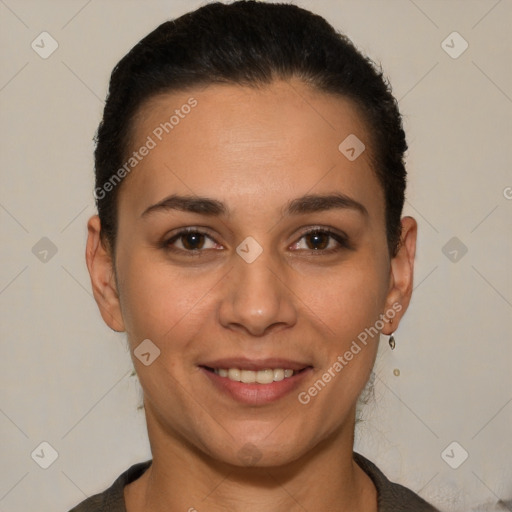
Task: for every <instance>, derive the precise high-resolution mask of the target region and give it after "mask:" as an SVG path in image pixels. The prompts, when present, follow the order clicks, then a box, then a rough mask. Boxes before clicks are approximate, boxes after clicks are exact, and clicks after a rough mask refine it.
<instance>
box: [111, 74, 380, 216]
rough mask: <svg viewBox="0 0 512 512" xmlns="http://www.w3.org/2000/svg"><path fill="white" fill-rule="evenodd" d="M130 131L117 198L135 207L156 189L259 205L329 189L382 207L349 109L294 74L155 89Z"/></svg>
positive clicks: (363, 139)
mask: <svg viewBox="0 0 512 512" xmlns="http://www.w3.org/2000/svg"><path fill="white" fill-rule="evenodd" d="M131 139H132V142H131V146H130V151H129V154H128V155H127V157H128V158H129V157H130V155H131V154H132V152H138V153H141V152H144V153H145V156H143V157H140V155H139V156H138V157H139V158H140V161H138V162H137V165H136V169H135V168H134V171H133V172H131V173H130V174H129V176H128V179H127V181H128V183H127V185H128V187H127V190H126V192H123V193H121V199H120V201H124V200H125V199H126V200H128V199H129V200H130V203H131V206H132V207H134V208H137V209H139V210H140V209H142V208H143V206H144V204H146V203H147V202H148V201H157V200H159V199H161V198H162V195H163V194H166V193H176V192H179V193H187V194H192V195H194V194H197V195H201V196H208V195H209V196H214V197H219V198H220V197H221V196H222V197H224V198H225V199H226V201H228V200H230V199H231V200H235V198H236V200H237V201H241V202H244V204H247V205H248V204H252V205H253V206H258V207H261V206H262V201H263V202H264V200H268V202H272V201H277V200H279V199H280V204H281V203H282V202H283V201H284V200H285V199H286V197H285V196H287V197H288V196H289V197H290V198H292V196H297V195H302V194H305V193H307V192H309V191H310V192H321V193H325V192H330V191H332V190H333V189H337V190H340V191H342V192H343V193H348V194H351V195H353V196H356V197H358V199H359V200H361V201H363V200H364V201H367V202H370V203H372V204H371V205H369V208H368V209H370V208H372V207H374V208H376V209H379V208H380V209H382V207H383V197H382V191H381V189H380V186H379V185H378V182H377V179H376V176H375V173H374V172H373V170H372V166H371V158H370V157H371V155H370V151H371V149H370V142H369V137H368V134H367V129H366V127H365V125H364V122H363V120H362V118H361V116H360V114H359V112H358V111H357V108H356V107H355V105H354V104H353V103H352V102H351V101H349V100H347V99H345V98H343V97H339V96H334V95H331V94H325V93H321V92H318V91H315V90H313V89H310V88H309V87H308V86H306V85H305V84H303V83H302V82H299V81H276V82H273V83H272V84H270V85H267V86H264V87H261V88H254V87H245V86H239V85H232V84H230V85H227V84H220V85H217V84H215V85H209V86H207V87H204V88H195V89H191V90H189V91H177V92H172V93H167V94H162V95H159V96H156V97H154V98H151V99H150V100H149V101H147V102H146V103H145V104H143V105H142V106H141V108H140V109H139V112H138V115H137V116H136V119H135V122H134V126H133V130H132V138H131ZM144 146H146V147H148V148H150V149H149V150H146V151H142V148H143V147H144ZM362 148H365V149H364V151H362V153H361V154H360V156H358V157H357V158H355V159H354V158H353V157H354V153H355V154H356V156H357V153H359V151H361V149H362ZM139 150H141V151H139ZM347 150H348V152H347ZM130 182H131V183H130ZM123 188H124V187H123ZM125 196H126V197H125Z"/></svg>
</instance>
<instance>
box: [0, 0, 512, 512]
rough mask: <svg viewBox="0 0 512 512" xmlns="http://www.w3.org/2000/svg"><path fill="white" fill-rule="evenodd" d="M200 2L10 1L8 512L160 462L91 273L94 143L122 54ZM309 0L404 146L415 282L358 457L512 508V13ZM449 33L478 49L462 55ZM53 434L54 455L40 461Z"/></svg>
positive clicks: (417, 481) (1, 409)
mask: <svg viewBox="0 0 512 512" xmlns="http://www.w3.org/2000/svg"><path fill="white" fill-rule="evenodd" d="M201 3H204V2H197V1H178V0H167V1H153V0H152V1H145V2H142V1H137V2H136V1H121V0H107V1H105V0H103V1H100V0H92V1H86V0H81V1H69V0H68V1H49V0H46V1H35V0H34V1H23V0H0V24H1V25H0V34H1V36H0V38H1V49H0V52H1V59H2V67H1V70H0V102H1V109H2V110H1V112H2V117H1V137H0V141H1V142H0V143H1V164H0V168H1V173H2V187H1V191H0V221H1V233H2V244H1V257H2V265H1V266H0V307H1V324H0V329H1V339H2V349H1V357H0V379H1V389H2V396H1V403H0V432H1V438H0V439H1V441H0V442H1V456H2V473H1V482H0V512H26V511H28V510H37V511H39V512H50V511H51V512H55V511H57V510H61V511H66V510H68V509H69V508H70V507H71V506H72V505H74V504H76V503H77V502H79V501H81V500H82V499H84V498H85V497H86V496H89V495H91V494H93V493H96V492H98V491H100V490H103V489H105V488H106V487H107V486H109V485H110V484H111V483H112V481H113V480H114V478H116V477H117V476H118V475H119V474H120V473H121V472H122V471H124V470H125V469H126V468H127V467H128V466H129V465H131V464H133V463H135V462H139V461H142V460H146V459H148V458H150V452H149V445H148V442H147V436H146V430H145V422H144V418H143V413H142V412H141V411H138V410H137V406H138V404H139V402H140V398H141V395H140V388H139V386H138V383H137V381H136V379H135V378H134V377H131V376H130V373H131V369H132V363H131V360H130V357H129V353H128V352H127V349H126V342H125V339H124V336H123V335H122V334H116V333H113V332H111V331H110V330H109V329H108V328H107V327H106V326H105V325H104V324H103V322H102V320H101V318H100V315H99V313H98V311H97V307H96V304H95V302H94V300H93V299H92V295H91V291H90V285H89V278H88V274H87V270H86V267H85V263H84V247H85V237H86V228H85V224H86V220H87V218H88V217H89V216H90V215H92V214H93V213H94V211H95V210H94V202H93V196H92V190H93V160H92V152H93V142H92V136H93V134H94V131H95V129H96V127H97V125H98V122H99V120H100V116H101V112H102V107H103V99H104V97H105V94H106V88H107V84H108V78H109V75H110V72H111V70H112V68H113V66H114V65H115V63H116V62H117V61H118V60H119V59H120V58H121V57H122V56H123V55H124V54H125V53H126V52H127V51H128V50H129V49H130V48H131V47H132V46H133V45H134V44H135V43H136V42H137V41H138V40H139V39H140V38H141V37H142V36H144V35H145V34H146V33H148V32H149V31H150V30H152V29H153V28H155V27H156V26H157V25H158V24H159V23H161V22H162V21H164V20H166V19H169V18H173V17H176V16H178V15H180V14H182V13H184V12H186V11H188V10H190V9H192V8H195V7H197V6H199V5H201ZM296 3H297V4H299V5H302V6H304V7H306V8H309V9H311V10H313V11H315V12H317V13H319V14H321V15H323V16H325V17H326V18H327V19H328V20H329V21H330V22H331V23H332V24H333V25H334V26H335V27H336V28H338V29H341V30H343V31H344V32H345V33H347V35H348V36H349V37H351V38H353V40H354V41H355V42H356V44H357V45H358V46H359V47H360V48H361V49H362V50H363V51H365V52H367V53H368V54H369V55H370V56H371V57H372V58H373V59H374V60H377V61H379V62H381V63H382V66H383V68H384V70H385V72H386V74H387V75H388V76H389V78H390V80H391V83H392V84H393V89H394V93H395V95H396V96H397V98H398V99H399V100H400V107H401V110H402V112H403V114H404V117H405V125H406V131H407V134H408V140H409V144H410V151H409V153H408V159H407V163H408V170H409V174H410V183H409V189H408V200H407V203H406V209H405V213H406V214H411V215H413V216H415V217H416V219H417V220H418V222H419V245H418V255H417V263H416V265H417V267H416V274H415V275H416V278H415V279H416V289H415V292H414V298H413V301H412V304H411V307H410V310H409V312H408V314H407V315H406V317H405V321H404V322H403V323H402V324H401V326H400V328H399V330H398V331H397V333H396V339H397V348H396V350H395V351H393V352H391V351H390V350H389V347H388V346H387V342H386V341H387V338H383V340H382V344H381V349H380V352H379V358H378V361H377V364H376V367H375V373H376V381H375V384H376V387H375V400H374V401H372V402H371V403H370V404H369V405H368V406H366V408H365V410H364V418H365V421H364V422H363V423H362V425H360V426H359V427H358V430H357V442H356V448H357V449H358V450H359V451H361V452H362V453H363V454H365V455H366V456H368V457H369V458H370V459H371V460H373V461H374V462H375V463H376V464H377V465H378V466H379V467H380V468H381V469H382V470H383V471H384V472H385V473H386V474H387V476H388V477H389V478H390V479H393V480H396V481H399V482H401V483H403V484H404V485H406V486H408V487H410V488H412V489H413V490H415V491H416V492H418V493H419V494H421V495H422V496H424V497H425V498H426V499H428V500H430V501H431V502H433V503H434V504H435V505H437V506H439V507H440V508H441V509H442V510H445V511H460V512H466V511H468V510H487V509H489V510H490V509H491V506H492V508H493V509H496V510H498V508H497V506H496V505H495V504H496V503H497V502H498V501H499V500H500V499H502V500H510V499H512V468H511V460H512V436H511V430H512V429H511V426H512V381H511V379H512V378H511V366H512V364H511V363H512V343H511V334H510V332H511V312H512V272H511V270H510V269H511V266H510V264H511V261H512V242H511V236H510V235H511V229H510V228H511V218H512V188H511V187H512V173H511V163H512V162H511V151H510V136H511V133H512V115H511V114H512V99H511V97H512V84H511V79H512V73H511V66H510V61H511V47H512V44H511V43H512V30H511V25H512V24H511V21H512V2H511V1H510V0H501V1H495V0H488V1H487V0H480V1H441V0H414V1H412V0H387V1H368V0H367V1H346V0H324V1H316V2H315V1H312V0H310V1H306V0H303V1H301V2H296ZM43 31H47V32H49V33H50V34H51V36H52V37H53V38H54V39H55V40H56V41H57V42H58V44H59V47H58V49H57V50H56V51H55V52H54V53H53V54H52V55H51V56H50V57H49V58H47V59H42V58H41V57H40V56H39V55H38V54H37V53H36V52H35V51H34V50H33V49H32V48H31V43H32V41H33V40H36V42H37V41H40V38H39V39H38V36H39V34H40V33H41V32H43ZM453 31H457V32H458V33H459V34H460V35H461V36H462V37H463V38H464V40H466V41H467V42H468V44H469V47H468V48H467V50H466V51H465V52H464V53H463V54H462V55H460V56H459V57H458V58H456V59H454V58H452V57H451V56H450V55H448V53H447V52H446V51H445V50H444V49H443V46H442V42H443V41H444V40H445V39H446V38H447V36H449V34H451V33H452V32H453ZM461 43H462V40H460V39H457V38H455V39H453V38H452V39H448V40H447V42H446V43H445V45H446V44H448V45H449V46H452V47H453V48H452V49H451V51H452V52H454V51H457V50H460V49H461V48H462V46H461ZM39 44H40V45H41V43H39ZM46 48H48V46H46ZM42 237H48V238H49V239H50V240H51V241H52V242H53V243H54V244H55V246H56V248H57V253H56V254H55V255H53V256H51V253H49V254H48V255H47V261H46V262H45V261H40V259H39V258H42V257H43V256H44V254H39V258H38V257H36V255H35V254H34V253H33V252H32V248H33V246H34V245H35V244H36V243H37V242H38V241H39V240H40V239H41V238H42ZM452 237H457V239H458V241H456V242H455V244H456V245H455V246H453V247H451V246H450V247H449V248H448V249H445V250H444V252H443V247H444V246H445V244H446V243H447V242H448V241H449V240H450V239H451V238H452ZM457 244H458V245H457ZM461 244H464V246H465V247H467V253H466V254H464V255H462V251H461V248H462V245H461ZM453 250H455V251H457V252H455V253H454V252H452V254H451V255H450V254H449V251H453ZM36 252H37V251H36ZM445 253H446V254H447V255H448V256H449V257H448V256H447V255H445ZM50 256H51V257H50ZM450 258H451V259H454V258H455V261H451V260H450ZM395 369H399V370H400V375H399V376H395V374H394V373H393V370H395ZM42 441H46V442H48V443H50V445H51V446H52V447H53V448H54V449H55V450H56V451H57V452H58V458H57V459H56V460H55V462H54V463H53V464H52V465H51V466H50V467H49V468H48V469H46V470H45V469H42V468H41V467H39V465H38V464H36V462H35V461H34V460H33V459H32V458H31V453H32V452H33V451H34V450H35V449H36V448H37V447H38V446H39V445H40V443H41V442H42ZM453 441H457V442H458V443H459V445H460V446H461V447H463V449H464V450H466V451H467V452H468V453H469V457H468V459H467V460H466V461H465V462H464V463H463V464H462V465H460V467H458V469H452V468H451V467H450V466H449V465H448V464H447V463H446V462H445V461H444V460H443V458H442V457H441V453H442V452H443V451H444V450H445V448H446V447H447V446H448V445H449V444H450V443H452V442H453ZM40 450H41V449H39V451H37V450H36V454H37V453H39V454H40V457H39V459H38V460H39V461H41V460H42V459H43V458H44V457H49V451H48V449H46V452H44V449H43V452H44V457H43V456H42V455H41V451H40ZM461 450H462V449H461V448H459V447H456V448H455V450H454V451H453V452H451V451H448V454H449V455H450V458H451V460H452V461H454V460H455V461H457V460H460V457H461V454H462V453H463V452H462V451H461ZM35 458H37V457H36V456H35ZM452 464H453V462H452ZM493 504H494V505H493ZM487 507H489V508H487ZM511 509H512V508H511ZM499 510H502V509H501V508H500V509H499Z"/></svg>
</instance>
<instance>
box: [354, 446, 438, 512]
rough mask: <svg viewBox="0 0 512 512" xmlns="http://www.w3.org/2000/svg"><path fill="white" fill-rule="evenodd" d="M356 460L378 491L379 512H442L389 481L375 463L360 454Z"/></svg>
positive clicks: (405, 488) (357, 454) (356, 456)
mask: <svg viewBox="0 0 512 512" xmlns="http://www.w3.org/2000/svg"><path fill="white" fill-rule="evenodd" d="M354 460H355V461H356V462H357V465H358V466H359V467H361V469H362V470H363V471H364V472H365V473H366V474H367V475H368V476H369V477H370V478H371V479H372V481H373V483H374V485H375V487H376V489H377V496H378V498H377V499H378V507H379V508H378V512H413V511H414V512H440V511H439V510H438V509H436V508H435V507H433V506H432V505H430V504H429V503H428V502H426V501H425V500H424V499H423V498H422V497H420V496H418V495H417V494H416V493H414V492H413V491H411V490H410V489H408V488H407V487H404V486H403V485H400V484H396V483H394V482H391V481H390V480H388V479H387V478H386V476H385V475H384V473H382V471H381V470H380V469H379V468H378V467H377V466H376V465H375V464H373V462H370V461H369V460H368V459H366V458H365V457H363V456H362V455H360V454H359V453H356V452H354Z"/></svg>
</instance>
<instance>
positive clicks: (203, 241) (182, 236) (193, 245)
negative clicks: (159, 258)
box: [162, 228, 217, 254]
mask: <svg viewBox="0 0 512 512" xmlns="http://www.w3.org/2000/svg"><path fill="white" fill-rule="evenodd" d="M208 242H209V243H210V245H209V246H208ZM215 245H217V244H216V242H215V240H213V238H212V237H211V236H209V235H208V234H207V233H204V232H202V231H199V230H197V229H194V228H190V229H183V230H181V231H180V232H179V233H176V234H175V235H174V236H172V237H171V238H169V239H167V240H166V241H165V242H163V244H162V247H163V248H164V249H166V250H169V251H174V252H181V253H192V254H199V253H202V252H204V250H206V249H215Z"/></svg>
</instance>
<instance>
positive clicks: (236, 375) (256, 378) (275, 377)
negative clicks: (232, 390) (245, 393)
mask: <svg viewBox="0 0 512 512" xmlns="http://www.w3.org/2000/svg"><path fill="white" fill-rule="evenodd" d="M214 371H215V373H216V374H217V375H219V376H220V377H227V378H228V379H230V380H235V381H237V382H243V383H244V384H253V383H258V384H270V383H271V382H279V381H281V380H283V379H287V378H289V377H291V376H292V375H294V373H295V372H294V371H293V370H285V369H283V368H275V369H271V368H268V369H266V370H259V371H257V372H255V371H252V370H240V369H238V368H229V369H227V368H215V370H214Z"/></svg>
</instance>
